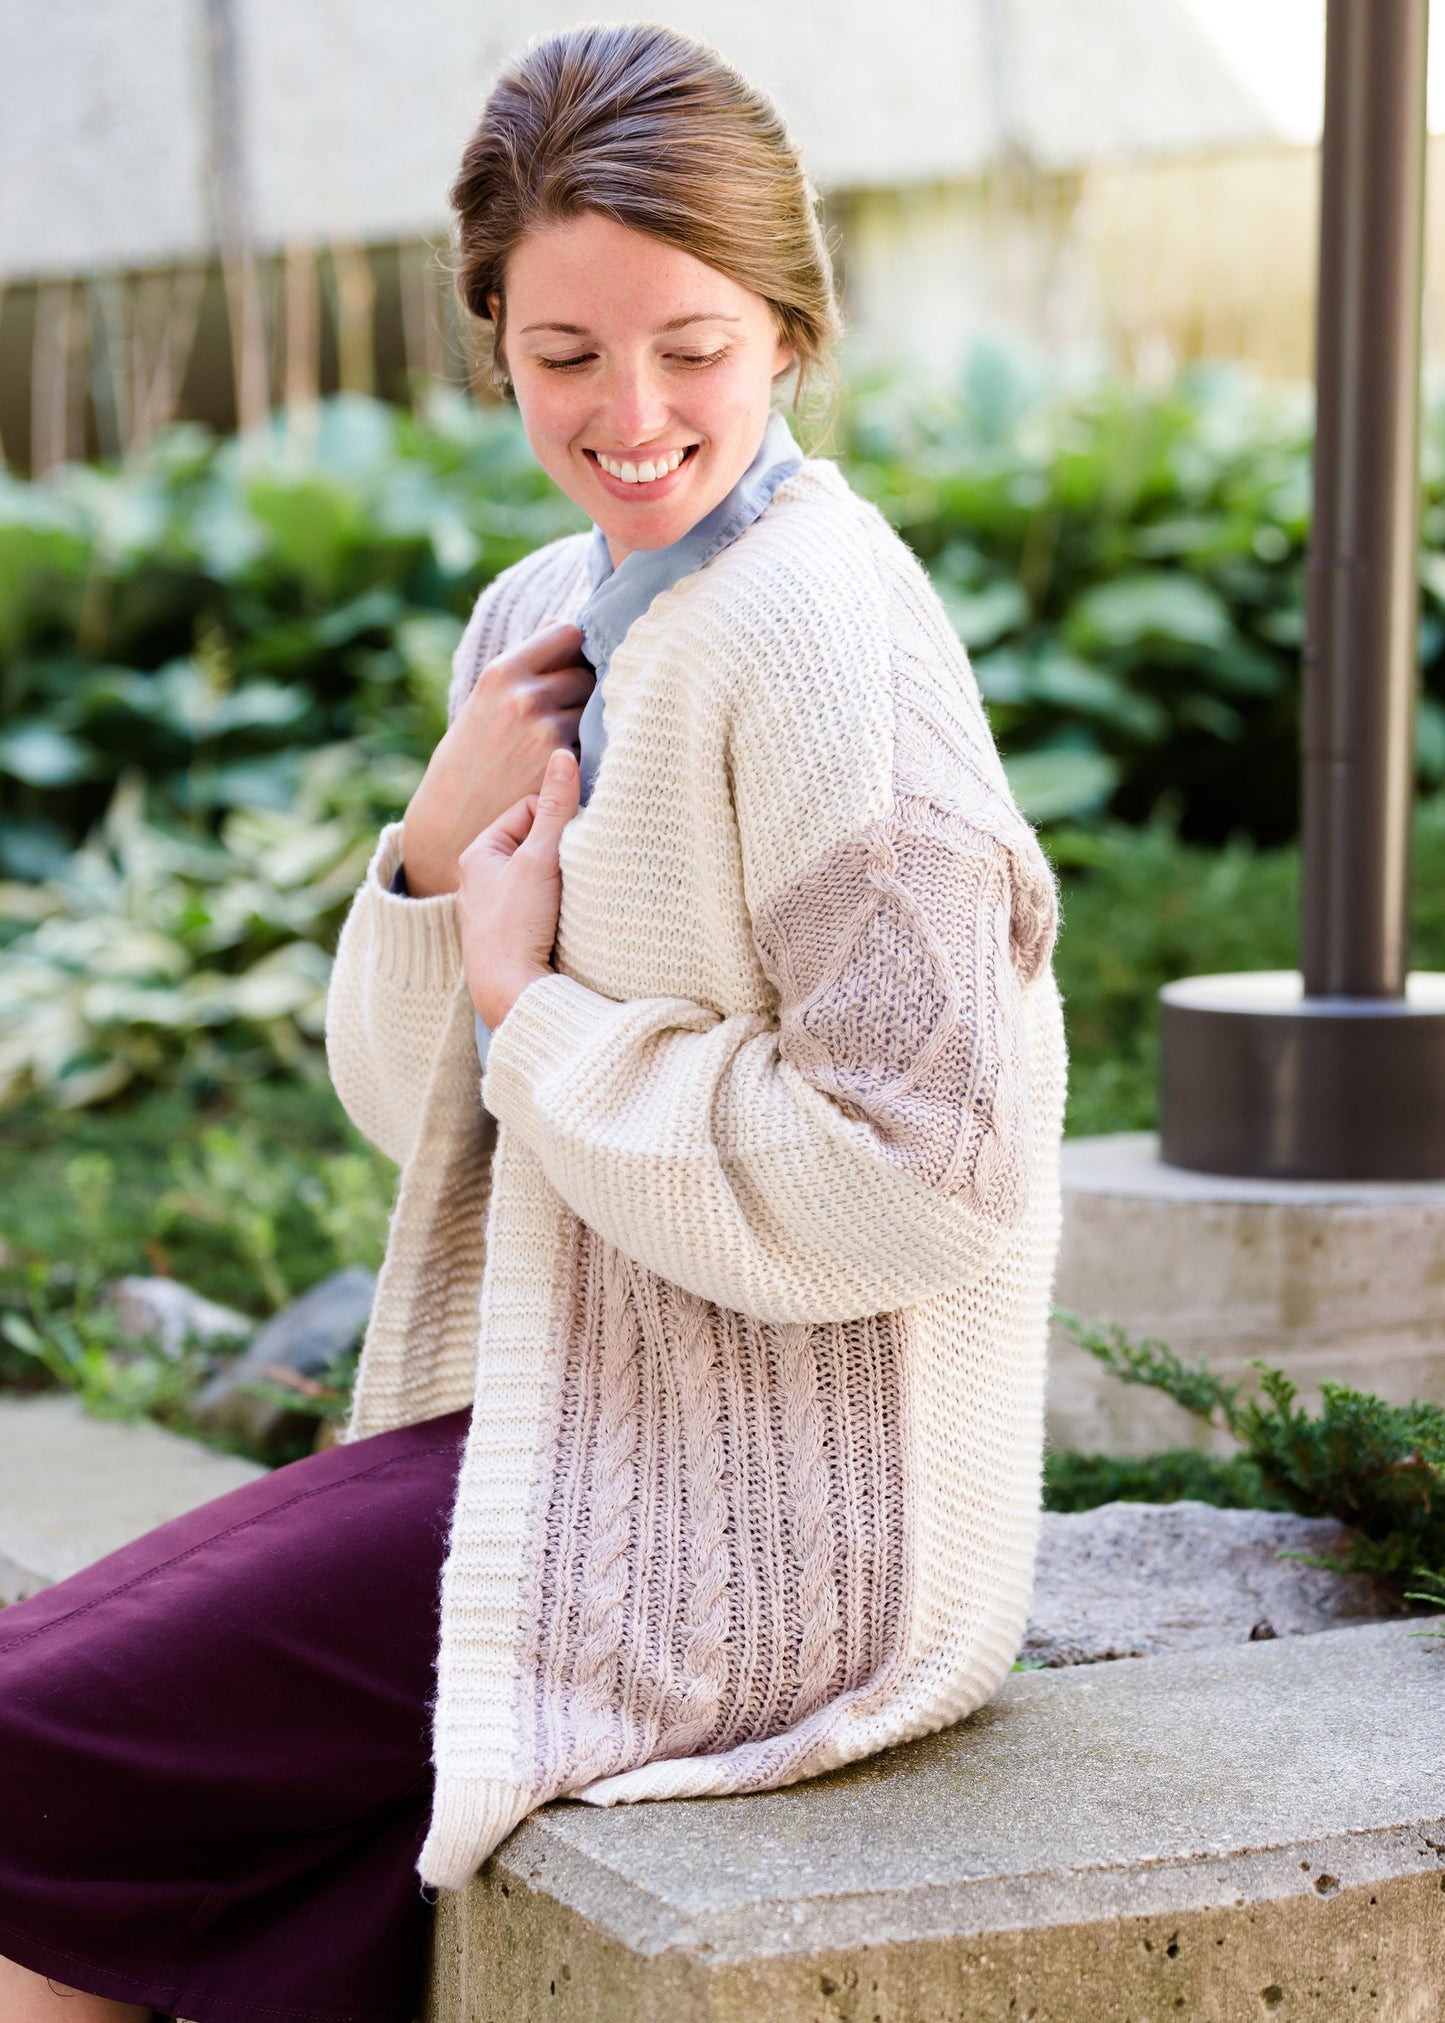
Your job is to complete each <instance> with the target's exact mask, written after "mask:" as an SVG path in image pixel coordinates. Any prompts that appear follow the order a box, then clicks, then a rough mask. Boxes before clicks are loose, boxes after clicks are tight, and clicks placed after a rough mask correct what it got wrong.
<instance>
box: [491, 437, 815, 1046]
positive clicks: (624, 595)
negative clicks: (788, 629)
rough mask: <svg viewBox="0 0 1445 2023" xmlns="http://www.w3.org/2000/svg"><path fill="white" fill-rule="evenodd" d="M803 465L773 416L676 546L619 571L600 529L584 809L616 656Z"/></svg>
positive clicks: (591, 614) (588, 634) (588, 628)
mask: <svg viewBox="0 0 1445 2023" xmlns="http://www.w3.org/2000/svg"><path fill="white" fill-rule="evenodd" d="M802 461H803V453H802V451H801V450H800V449H799V448H798V445H797V444H796V443H795V442H794V440H793V433H792V430H791V429H790V428H789V427H788V424H787V422H786V421H785V420H784V419H783V417H782V416H781V415H780V414H774V415H771V416H770V417H769V420H768V425H767V427H766V428H765V429H764V431H763V440H762V443H761V445H760V447H759V449H758V453H757V455H756V456H755V457H754V458H753V460H752V462H751V463H750V464H749V465H748V467H747V469H746V470H745V471H744V472H743V474H742V476H741V477H740V478H739V479H738V481H737V483H736V484H735V485H734V486H733V488H732V490H731V491H730V492H729V493H728V495H727V497H726V498H725V499H724V500H723V501H722V503H721V505H717V506H714V507H713V509H712V511H711V512H710V513H707V514H705V515H704V517H703V518H702V519H701V520H699V521H698V523H697V525H696V526H695V527H691V528H689V530H688V531H687V533H685V534H683V535H681V536H680V537H679V539H677V540H676V541H674V542H673V543H672V545H671V547H669V548H638V549H635V550H634V551H633V552H632V554H630V555H625V556H624V557H623V559H622V560H621V561H620V562H619V563H618V564H617V566H616V567H615V568H614V567H613V564H612V555H611V551H610V550H609V548H608V546H607V539H606V536H605V535H604V534H603V532H602V529H601V528H600V527H594V528H593V529H592V547H591V550H590V552H589V555H588V563H589V566H590V568H591V572H592V588H591V591H590V592H589V594H588V597H587V602H586V603H585V604H584V605H583V606H582V609H581V611H580V612H578V614H577V619H576V623H577V624H578V626H579V627H580V628H581V632H582V650H583V652H584V654H585V655H586V657H587V659H588V660H589V661H590V662H591V663H592V666H593V668H594V669H595V671H596V676H597V679H596V682H595V683H594V685H593V689H592V693H591V695H590V696H588V698H587V704H586V707H585V708H584V710H583V711H582V717H581V721H580V723H579V724H578V727H577V743H578V771H579V772H580V773H581V776H582V782H581V783H582V805H583V806H584V807H585V806H586V804H587V801H588V799H589V798H590V796H591V793H592V787H593V783H594V782H595V780H596V778H597V768H598V767H599V766H600V765H601V763H602V753H603V751H604V749H605V748H606V744H607V732H606V729H605V727H604V725H603V721H602V684H603V682H604V681H605V680H606V679H607V670H608V668H609V667H610V666H611V664H612V656H613V654H614V653H615V652H616V651H617V649H618V647H619V646H620V645H621V644H622V642H623V640H624V639H625V638H626V637H627V634H628V632H629V631H630V630H631V628H632V626H633V624H634V623H635V622H636V620H637V619H639V618H641V616H642V614H643V612H644V611H646V610H647V609H648V608H649V606H650V605H651V603H652V600H653V599H654V598H655V597H657V596H660V595H661V593H662V592H663V591H664V590H670V589H671V588H672V586H673V584H674V583H680V582H681V581H682V579H683V577H684V576H690V575H691V574H692V573H693V571H694V570H695V569H702V568H704V567H705V566H706V565H707V564H708V563H709V562H711V561H712V559H713V557H714V556H715V555H719V554H721V553H722V551H723V549H724V548H726V547H727V546H728V544H729V543H730V542H732V541H735V540H736V539H737V537H738V535H739V534H741V533H742V532H743V531H744V530H745V529H746V528H748V527H750V526H751V525H752V524H753V521H754V520H756V519H757V517H758V515H759V514H760V513H761V512H762V510H763V508H764V507H765V506H766V505H767V503H768V501H769V500H770V499H771V498H772V496H773V493H774V492H775V491H776V490H777V489H778V487H779V485H781V484H782V483H783V481H784V479H785V478H790V477H792V475H793V473H794V472H795V471H796V470H798V469H799V468H800V466H801V465H802ZM491 1038H492V1035H491V1032H490V1031H489V1030H488V1028H487V1027H486V1026H484V1025H483V1024H482V1021H481V1019H480V1018H479V1019H478V1020H477V1055H478V1058H479V1059H480V1060H481V1062H482V1065H483V1066H484V1067H485V1065H486V1060H487V1049H488V1047H489V1046H490V1044H491Z"/></svg>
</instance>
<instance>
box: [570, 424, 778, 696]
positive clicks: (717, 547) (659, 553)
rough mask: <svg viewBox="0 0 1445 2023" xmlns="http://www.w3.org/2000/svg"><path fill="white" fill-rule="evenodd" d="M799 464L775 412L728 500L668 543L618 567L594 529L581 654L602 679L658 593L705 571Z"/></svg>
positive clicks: (582, 614) (581, 622)
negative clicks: (666, 546) (683, 579)
mask: <svg viewBox="0 0 1445 2023" xmlns="http://www.w3.org/2000/svg"><path fill="white" fill-rule="evenodd" d="M802 462H803V453H802V451H801V450H800V449H799V448H798V445H797V444H796V443H795V442H794V440H793V433H792V430H791V429H790V428H789V427H788V424H787V422H786V421H785V420H784V419H783V417H782V415H780V414H774V415H772V416H770V418H769V420H768V425H767V427H766V429H764V431H763V440H762V443H761V446H760V447H759V449H758V453H757V455H756V456H755V457H754V458H753V460H752V462H751V463H750V464H749V465H748V468H747V469H746V470H745V471H744V472H743V474H742V476H741V477H740V478H739V479H738V481H737V483H736V484H735V485H734V486H733V488H732V490H731V491H730V492H729V493H728V495H727V497H726V498H725V499H724V500H723V501H722V502H721V504H719V505H716V506H714V507H713V509H712V511H711V512H710V513H707V514H705V515H704V516H703V518H702V519H701V520H699V521H698V523H697V525H696V526H695V527H691V528H689V529H688V531H687V533H685V534H683V535H682V536H681V537H680V538H679V539H678V540H676V541H674V542H673V543H672V545H671V547H668V548H639V549H636V550H635V551H634V552H633V553H632V554H630V555H627V556H624V558H623V559H622V561H621V562H619V563H618V564H617V566H616V568H614V567H613V565H612V556H611V554H610V552H609V550H608V547H607V540H606V537H605V536H604V534H603V532H602V529H601V528H600V527H594V528H593V529H592V546H591V549H590V550H589V553H588V565H589V568H590V571H591V580H592V589H591V593H590V595H589V596H588V599H587V602H586V603H585V604H584V605H583V607H582V609H581V612H580V613H579V614H578V618H577V623H578V625H579V626H580V627H581V628H582V644H583V651H584V652H585V653H586V655H587V658H588V660H590V661H591V663H592V665H593V667H594V668H596V670H597V675H598V679H599V680H600V679H601V677H602V676H603V675H604V674H605V673H606V672H607V665H608V663H609V661H610V660H611V658H612V656H613V654H614V653H615V652H616V651H617V648H618V647H619V646H620V645H621V644H622V641H623V640H624V638H625V637H626V636H627V633H628V630H629V628H630V627H631V626H632V624H633V622H634V621H635V620H636V619H638V618H640V617H641V616H642V614H643V612H644V611H646V610H647V608H648V606H649V605H650V604H651V603H652V600H653V598H654V597H657V596H659V595H660V594H661V593H662V592H663V591H664V590H670V589H671V588H672V586H673V584H674V583H679V582H681V580H682V578H683V577H684V576H690V575H691V574H692V572H693V571H694V570H695V569H701V568H702V567H703V566H704V564H705V563H708V562H711V560H712V559H713V557H714V556H715V555H717V554H720V553H721V551H722V550H723V549H724V548H726V547H727V545H728V543H729V542H731V541H735V540H736V539H737V537H738V535H739V534H741V533H742V532H743V531H744V529H745V528H747V527H750V526H751V525H752V523H753V521H754V520H756V519H757V517H758V515H759V514H760V513H761V512H762V510H763V508H764V507H765V506H766V505H767V503H768V501H769V500H770V499H771V498H772V496H773V493H774V492H775V491H776V490H777V489H778V487H779V485H781V484H782V483H783V481H784V479H785V478H790V477H792V475H793V473H794V472H795V471H797V470H799V469H800V468H801V466H802Z"/></svg>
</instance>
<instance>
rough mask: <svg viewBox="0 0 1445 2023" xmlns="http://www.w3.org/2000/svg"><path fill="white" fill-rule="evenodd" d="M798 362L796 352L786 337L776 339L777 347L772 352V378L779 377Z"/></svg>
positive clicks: (789, 370)
mask: <svg viewBox="0 0 1445 2023" xmlns="http://www.w3.org/2000/svg"><path fill="white" fill-rule="evenodd" d="M797 362H798V354H797V352H796V351H794V349H793V347H792V345H791V344H789V343H788V342H787V341H786V339H784V338H781V337H780V338H779V339H778V348H777V350H776V351H775V352H774V354H773V378H774V379H781V378H782V377H783V374H784V373H785V372H791V371H792V369H793V367H794V366H795V365H796V364H797Z"/></svg>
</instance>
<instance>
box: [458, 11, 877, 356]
mask: <svg viewBox="0 0 1445 2023" xmlns="http://www.w3.org/2000/svg"><path fill="white" fill-rule="evenodd" d="M451 203H452V208H453V210H454V211H455V212H456V215H457V277H456V278H457V292H458V294H459V295H460V297H461V299H462V301H463V302H464V303H465V304H466V306H467V308H468V309H469V310H470V311H471V312H472V314H473V315H474V316H476V317H478V318H480V319H482V320H483V321H486V320H488V319H491V316H492V311H491V297H492V296H493V295H495V296H496V297H497V298H498V307H497V313H496V317H495V319H494V322H495V328H494V332H493V345H492V373H493V378H494V380H495V381H496V383H497V385H498V386H499V387H501V388H503V389H504V390H505V389H506V387H507V383H508V382H507V376H506V356H505V351H504V348H503V346H504V338H505V319H506V287H505V276H506V268H507V261H508V259H509V258H510V256H511V254H512V252H513V251H514V250H515V248H516V247H517V246H518V245H519V244H520V243H521V241H522V240H523V239H524V238H526V236H527V235H528V233H530V232H533V231H535V230H536V229H537V228H538V227H540V226H544V225H550V224H555V223H558V222H560V221H561V220H563V219H566V218H573V217H577V216H579V215H580V214H582V213H584V212H588V211H595V212H597V213H599V214H600V215H601V216H603V217H607V218H611V219H613V220H614V221H615V222H616V223H617V224H620V225H626V226H630V227H631V228H632V229H633V230H634V231H638V232H646V233H647V234H649V235H650V236H651V237H652V238H654V239H660V240H662V241H663V243H664V244H666V245H669V246H675V247H678V248H679V249H680V250H681V251H683V252H685V253H691V254H692V255H693V257H694V258H695V259H698V260H702V261H704V262H705V263H706V264H707V265H708V266H709V267H715V268H716V269H717V270H718V271H719V272H720V273H723V274H726V275H727V276H728V278H729V279H730V280H732V281H736V282H738V283H739V284H740V285H741V286H742V287H744V288H750V289H752V290H753V291H754V293H755V294H758V295H761V296H763V297H764V299H765V300H766V301H767V302H769V303H770V304H771V306H772V310H773V314H774V316H775V318H776V319H777V325H778V331H779V335H780V336H781V337H782V338H783V340H784V341H785V342H786V343H787V344H789V345H791V347H792V349H793V352H794V354H795V356H796V358H797V361H798V379H799V386H800V388H801V385H802V383H803V381H804V379H805V378H806V376H807V374H808V372H809V370H810V368H814V367H817V366H819V365H822V364H824V363H825V361H826V355H827V351H828V347H829V345H830V344H831V342H832V340H833V339H834V338H835V337H836V335H837V331H838V312H837V306H836V302H835V299H834V294H833V273H832V266H831V263H830V261H829V258H828V251H827V248H826V246H825V245H824V243H823V236H822V233H821V231H820V229H819V225H818V217H817V199H816V197H815V196H814V193H813V191H812V189H811V187H810V185H809V183H808V180H807V177H806V176H805V175H804V173H803V169H802V164H801V162H800V161H799V158H798V153H797V150H796V148H795V147H794V146H793V144H792V142H791V141H790V139H789V138H788V133H787V129H786V128H785V127H784V125H783V122H782V119H781V118H780V116H779V114H778V112H777V110H776V108H775V107H774V106H773V104H772V103H771V101H770V100H769V99H767V98H766V97H765V96H764V95H763V93H762V92H760V91H757V90H755V89H754V88H753V86H752V85H750V84H749V83H748V82H747V80H746V79H745V78H743V77H741V76H739V74H738V72H737V71H735V70H734V69H733V68H732V67H731V65H729V64H727V63H724V61H723V60H722V58H721V57H720V56H719V55H718V54H717V52H716V51H715V50H713V49H710V48H709V47H708V46H707V45H706V44H705V43H702V42H697V41H694V40H693V39H692V38H691V37H690V36H686V35H681V34H679V33H677V31H676V30H674V29H671V28H664V27H661V26H658V25H657V24H656V23H653V22H622V23H615V22H609V23H595V24H589V25H587V26H584V27H579V28H571V29H567V30H564V31H563V32H562V33H560V34H556V35H548V36H546V37H544V38H542V39H540V40H539V41H537V42H534V43H532V44H531V45H530V46H529V47H528V48H527V49H525V50H524V51H523V52H522V54H521V55H520V56H519V57H517V58H515V59H514V60H513V61H512V62H511V63H510V64H508V66H507V68H506V69H505V70H504V71H503V73H502V75H501V76H500V77H499V78H498V80H497V82H496V84H495V85H494V86H493V88H492V91H491V93H490V94H489V96H488V98H487V102H486V104H485V106H484V107H483V110H482V117H481V120H480V122H479V124H478V126H477V129H476V131H475V133H474V134H473V135H472V137H471V140H470V141H469V142H468V144H467V149H466V152H465V154H464V155H463V157H462V164H461V168H460V170H459V171H458V173H457V178H456V181H455V183H454V184H453V185H452V191H451Z"/></svg>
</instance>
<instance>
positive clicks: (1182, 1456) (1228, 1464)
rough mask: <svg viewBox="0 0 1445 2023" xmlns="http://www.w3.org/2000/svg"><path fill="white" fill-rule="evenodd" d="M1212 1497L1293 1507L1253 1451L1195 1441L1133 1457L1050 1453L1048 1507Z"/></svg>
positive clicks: (1244, 1506) (1236, 1504) (1258, 1506)
mask: <svg viewBox="0 0 1445 2023" xmlns="http://www.w3.org/2000/svg"><path fill="white" fill-rule="evenodd" d="M1186 1499H1188V1500H1189V1501H1190V1502H1193V1503H1212V1504H1214V1505H1216V1506H1217V1507H1218V1508H1219V1509H1222V1510H1289V1509H1292V1508H1293V1505H1292V1504H1291V1503H1290V1502H1289V1501H1288V1500H1287V1498H1285V1497H1283V1496H1281V1495H1280V1494H1278V1492H1276V1491H1273V1490H1270V1489H1268V1488H1266V1486H1265V1483H1264V1478H1263V1476H1262V1475H1261V1474H1260V1471H1259V1468H1258V1467H1257V1465H1256V1464H1255V1463H1254V1462H1253V1461H1251V1460H1250V1459H1249V1457H1248V1456H1247V1455H1243V1454H1235V1455H1232V1456H1231V1457H1230V1459H1229V1460H1228V1461H1219V1460H1216V1459H1215V1457H1214V1456H1213V1455H1211V1454H1201V1453H1200V1452H1199V1451H1198V1450H1197V1449H1196V1448H1193V1447H1177V1448H1172V1449H1170V1450H1169V1451H1168V1452H1167V1453H1164V1454H1150V1455H1146V1456H1143V1457H1140V1458H1138V1459H1131V1458H1127V1457H1123V1456H1119V1455H1114V1454H1080V1453H1078V1452H1076V1451H1074V1450H1073V1449H1070V1448H1059V1449H1055V1450H1053V1451H1051V1452H1050V1453H1048V1454H1046V1455H1045V1456H1044V1508H1045V1510H1058V1511H1074V1510H1095V1509H1097V1508H1098V1506H1099V1505H1100V1504H1101V1503H1180V1502H1183V1501H1184V1500H1186Z"/></svg>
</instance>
